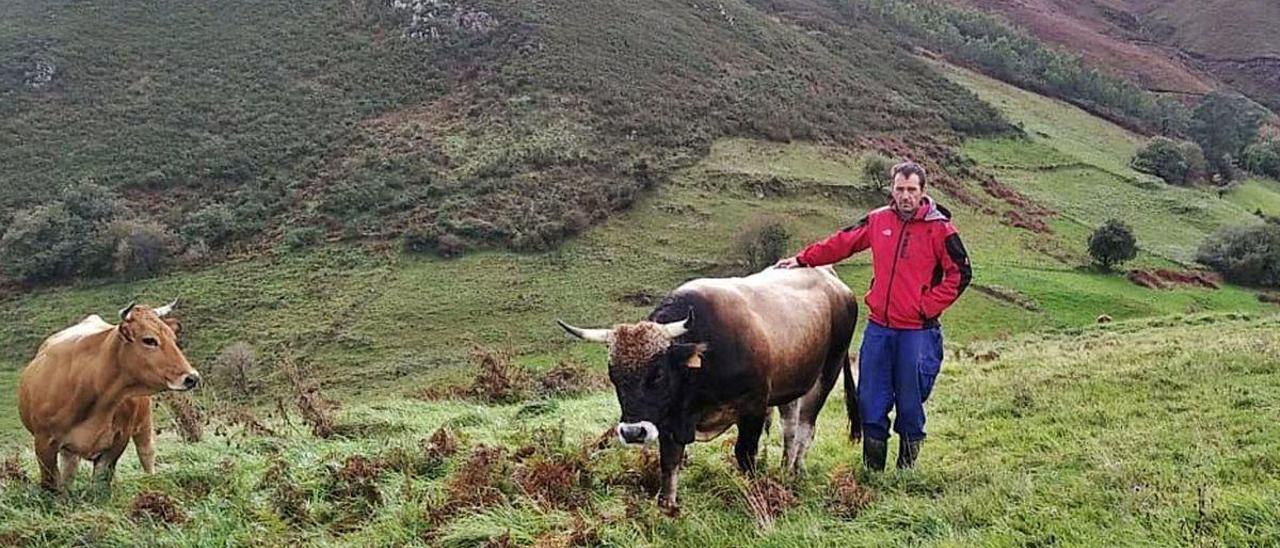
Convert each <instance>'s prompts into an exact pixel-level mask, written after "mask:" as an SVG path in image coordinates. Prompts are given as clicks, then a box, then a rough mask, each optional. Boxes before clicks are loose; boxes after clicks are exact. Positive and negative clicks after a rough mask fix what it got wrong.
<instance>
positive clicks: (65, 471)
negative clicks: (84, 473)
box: [58, 451, 80, 487]
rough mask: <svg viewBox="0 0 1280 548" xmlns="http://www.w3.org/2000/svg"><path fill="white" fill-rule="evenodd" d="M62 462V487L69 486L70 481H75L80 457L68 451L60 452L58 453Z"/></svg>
mask: <svg viewBox="0 0 1280 548" xmlns="http://www.w3.org/2000/svg"><path fill="white" fill-rule="evenodd" d="M58 456H59V457H60V458H61V460H62V485H64V486H68V487H69V486H71V480H73V479H75V477H76V472H77V471H78V470H79V469H80V455H77V454H75V453H72V452H70V451H62V452H60V453H58Z"/></svg>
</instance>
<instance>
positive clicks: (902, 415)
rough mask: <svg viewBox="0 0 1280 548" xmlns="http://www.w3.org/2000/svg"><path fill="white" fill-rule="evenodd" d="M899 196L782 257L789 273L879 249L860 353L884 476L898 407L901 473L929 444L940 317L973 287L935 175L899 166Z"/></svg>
mask: <svg viewBox="0 0 1280 548" xmlns="http://www.w3.org/2000/svg"><path fill="white" fill-rule="evenodd" d="M890 176H891V177H892V178H893V186H892V187H891V192H892V196H893V198H892V200H891V201H890V203H889V205H887V206H885V207H882V208H879V209H876V210H874V211H872V212H870V213H868V214H867V215H866V216H865V217H863V218H862V220H860V221H858V223H857V224H855V225H853V226H850V227H848V228H845V229H843V230H841V231H839V232H837V233H835V234H832V235H831V236H829V237H827V239H825V240H822V241H820V242H817V243H815V244H812V245H810V246H809V247H806V248H805V249H804V251H801V252H800V253H799V254H798V255H796V256H795V257H791V258H788V259H783V260H781V261H778V264H777V266H778V267H780V268H796V267H816V266H822V265H827V264H832V263H836V262H839V261H841V260H844V259H845V258H847V257H849V256H850V255H853V254H854V253H857V252H859V251H862V250H864V249H867V248H870V249H871V263H872V270H873V271H874V274H873V277H872V279H871V288H870V289H869V290H868V291H867V294H866V296H865V297H864V298H863V299H864V301H865V302H866V304H867V308H868V310H869V314H870V316H869V318H868V322H867V328H866V331H865V333H864V334H863V338H862V348H861V350H860V351H859V353H858V405H859V411H861V414H862V421H863V432H864V434H863V435H864V440H863V447H862V459H863V463H864V465H865V466H866V467H867V468H868V469H869V470H873V471H882V470H884V465H885V457H886V454H887V452H888V440H889V410H890V409H893V408H895V407H896V409H897V416H896V418H895V419H894V422H893V429H894V431H896V432H897V433H898V468H904V469H905V468H911V467H913V466H914V465H915V461H916V457H918V456H919V455H920V446H921V444H922V443H923V441H924V438H925V432H924V421H925V417H924V402H925V400H927V399H928V398H929V393H930V392H931V391H932V389H933V381H934V379H935V378H936V377H937V375H938V370H939V368H940V367H941V366H942V328H941V326H940V324H939V323H938V318H939V317H941V316H942V312H943V311H944V310H946V309H947V307H949V306H951V304H952V303H954V302H955V301H956V299H957V298H959V297H960V294H961V293H963V292H964V290H965V288H966V287H968V285H969V280H970V278H971V271H970V269H969V256H968V253H967V252H966V251H965V249H964V244H963V243H961V242H960V235H959V234H958V233H957V232H956V229H955V227H954V226H952V224H951V213H950V212H949V211H947V210H946V209H944V208H943V207H942V206H940V205H938V204H937V203H936V202H934V201H933V200H932V199H931V198H929V196H928V195H926V194H925V170H924V168H923V167H921V166H920V165H919V164H916V163H914V162H905V163H902V164H898V165H896V166H894V167H893V170H892V172H891V173H890Z"/></svg>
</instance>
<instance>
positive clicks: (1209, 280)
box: [1128, 269, 1222, 289]
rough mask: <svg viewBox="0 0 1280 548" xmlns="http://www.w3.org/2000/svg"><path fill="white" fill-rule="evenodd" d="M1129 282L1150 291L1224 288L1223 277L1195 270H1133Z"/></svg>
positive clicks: (1130, 272)
mask: <svg viewBox="0 0 1280 548" xmlns="http://www.w3.org/2000/svg"><path fill="white" fill-rule="evenodd" d="M1128 278H1129V281H1131V282H1133V283H1135V284H1138V285H1140V286H1142V287H1146V288H1149V289H1173V288H1174V287H1177V286H1180V285H1189V286H1194V287H1203V288H1206V289H1218V288H1220V287H1222V276H1220V275H1218V274H1215V273H1212V272H1201V271H1195V270H1187V271H1175V270H1165V269H1155V270H1131V271H1129V275H1128Z"/></svg>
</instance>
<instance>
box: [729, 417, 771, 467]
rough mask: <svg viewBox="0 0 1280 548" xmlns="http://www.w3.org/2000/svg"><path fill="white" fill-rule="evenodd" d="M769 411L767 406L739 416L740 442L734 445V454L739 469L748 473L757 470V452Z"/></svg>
mask: <svg viewBox="0 0 1280 548" xmlns="http://www.w3.org/2000/svg"><path fill="white" fill-rule="evenodd" d="M767 411H768V409H767V408H766V409H765V410H764V411H760V412H758V413H756V414H754V415H746V416H742V417H739V418H738V442H737V443H735V444H734V446H733V455H734V456H735V457H737V459H738V469H739V470H741V471H743V472H745V473H748V474H750V473H754V472H755V471H756V452H758V451H759V450H760V433H761V432H763V431H764V422H765V419H766V413H767Z"/></svg>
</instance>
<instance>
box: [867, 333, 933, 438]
mask: <svg viewBox="0 0 1280 548" xmlns="http://www.w3.org/2000/svg"><path fill="white" fill-rule="evenodd" d="M941 367H942V328H941V327H931V328H926V329H890V328H887V327H883V326H880V325H877V324H875V323H872V322H867V330H866V331H865V332H864V333H863V335H862V349H861V350H860V351H859V352H858V411H859V412H861V413H862V431H863V432H864V434H865V435H866V436H867V437H868V438H870V439H877V440H885V439H888V438H889V411H890V410H891V409H894V408H897V415H896V416H895V418H894V421H893V430H894V431H895V432H897V433H898V435H899V436H902V437H904V438H906V439H908V440H912V441H914V440H919V439H923V438H924V436H925V433H924V402H925V400H927V399H929V393H930V392H932V391H933V381H934V379H936V378H937V377H938V370H939V369H940V368H941Z"/></svg>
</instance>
